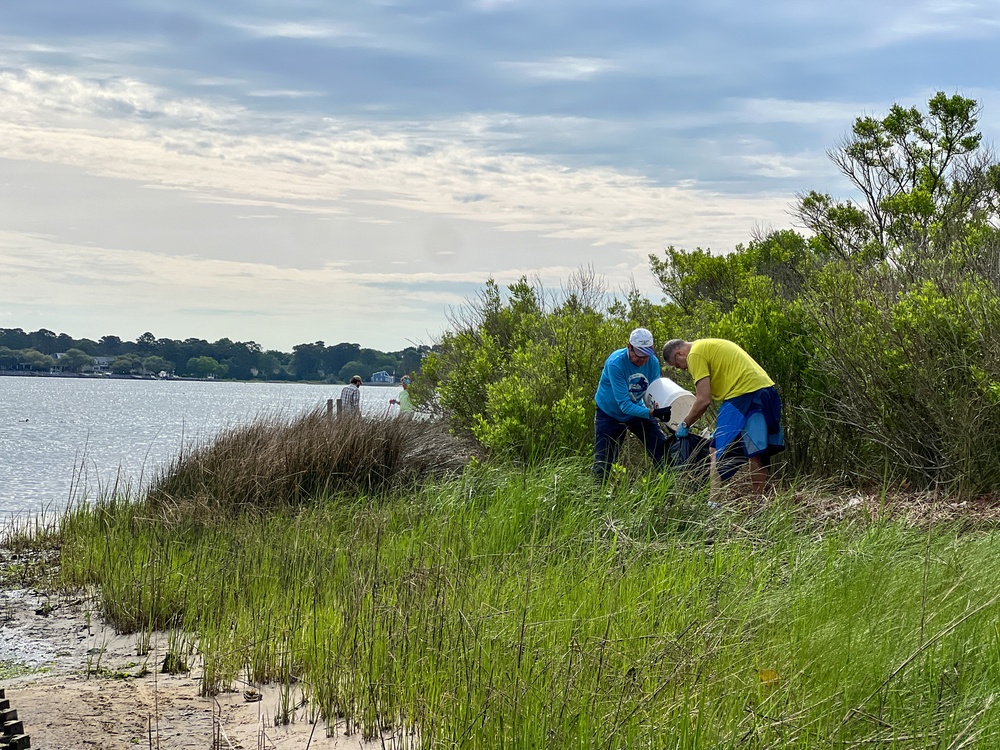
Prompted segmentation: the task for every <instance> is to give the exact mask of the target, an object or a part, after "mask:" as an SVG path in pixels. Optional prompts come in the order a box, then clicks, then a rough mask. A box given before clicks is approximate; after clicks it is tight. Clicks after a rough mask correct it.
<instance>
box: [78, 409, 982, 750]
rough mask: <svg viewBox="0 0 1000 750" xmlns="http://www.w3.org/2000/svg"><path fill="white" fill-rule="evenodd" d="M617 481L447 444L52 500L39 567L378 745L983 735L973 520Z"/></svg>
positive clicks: (779, 742)
mask: <svg viewBox="0 0 1000 750" xmlns="http://www.w3.org/2000/svg"><path fill="white" fill-rule="evenodd" d="M362 424H363V425H367V424H368V423H362ZM393 424H397V425H398V424H400V423H399V422H393ZM372 429H379V430H381V429H384V426H379V427H374V426H372ZM248 445H249V443H248ZM376 473H377V472H376ZM617 476H618V481H617V482H616V483H615V484H614V485H611V486H608V487H599V486H596V485H595V484H594V483H593V480H592V479H591V477H590V476H589V467H588V465H587V464H586V462H585V461H580V460H565V461H550V462H547V463H546V464H544V465H542V466H538V467H535V468H529V469H520V470H519V469H516V468H513V467H510V466H500V465H495V464H489V463H480V462H478V461H474V460H470V462H469V463H468V465H467V466H466V467H465V469H464V470H462V471H461V472H460V473H455V474H453V475H452V476H451V478H443V479H438V480H436V481H433V482H429V483H425V484H423V485H422V486H421V487H419V488H415V489H411V490H409V491H402V492H400V491H388V492H371V493H366V492H357V491H352V492H347V493H343V494H342V493H337V492H335V491H332V490H333V488H332V487H331V488H330V489H331V493H330V494H327V495H324V496H321V497H317V498H314V500H313V501H312V502H310V503H309V504H303V503H299V502H289V503H287V504H284V505H282V504H281V503H280V497H278V496H276V497H275V502H274V503H272V504H271V505H270V506H269V507H270V511H269V512H268V513H260V512H254V511H251V509H249V508H248V507H247V506H246V505H245V504H243V503H242V502H240V501H239V499H238V498H236V497H234V498H232V502H231V504H229V505H227V506H218V507H216V508H214V512H212V513H191V514H178V513H176V512H175V510H176V508H175V507H171V508H167V507H164V506H163V505H162V504H158V503H155V502H150V501H147V502H127V501H122V500H115V499H113V498H109V499H107V500H105V501H104V502H100V503H98V504H96V505H93V506H81V507H79V508H78V509H76V510H75V511H74V512H73V513H72V514H70V516H68V517H67V519H66V520H65V521H64V524H63V527H62V530H61V531H60V532H59V533H60V541H61V544H62V568H61V573H62V576H63V583H64V585H65V586H67V587H73V588H76V587H80V586H92V585H93V586H98V587H99V592H100V594H99V596H100V606H101V614H102V617H104V618H105V619H106V620H107V621H108V622H110V623H111V624H112V625H113V626H114V627H116V628H118V629H119V630H122V631H124V632H136V633H137V643H138V644H142V643H144V642H146V641H148V634H149V632H150V631H151V630H153V629H167V630H169V631H170V632H171V634H172V635H171V637H170V642H171V644H172V649H173V650H172V653H171V655H169V656H168V657H167V659H166V661H165V666H169V667H170V668H171V669H175V670H177V669H187V668H190V667H191V666H192V665H193V664H194V660H193V658H192V654H193V653H194V652H195V651H197V652H198V653H199V654H200V655H201V659H202V660H203V671H202V688H203V690H204V692H205V693H207V694H211V693H213V692H215V691H219V690H225V689H229V688H237V689H245V688H247V687H248V686H255V685H259V684H260V683H263V682H277V683H279V684H282V685H284V686H285V687H284V690H285V691H287V693H288V694H289V695H290V696H291V697H289V698H288V700H287V701H282V702H281V703H280V704H279V705H277V706H271V707H267V708H268V710H269V711H270V712H271V714H270V715H272V716H274V718H275V720H276V721H290V720H294V721H306V720H314V719H315V720H319V721H321V722H322V724H323V725H325V726H327V727H331V726H333V725H335V724H339V730H338V731H341V732H359V733H361V734H362V735H363V736H366V737H372V736H378V735H379V734H380V733H383V732H385V731H388V732H391V733H393V734H395V735H396V737H397V742H398V743H399V744H398V745H397V746H403V747H405V746H413V747H456V746H462V747H468V748H496V747H515V748H523V747H606V748H634V747H650V748H700V747H733V748H736V747H740V748H744V747H775V746H781V747H799V748H812V747H817V746H832V747H845V748H846V747H857V746H864V745H885V746H889V747H898V748H904V747H905V748H916V747H927V748H931V747H934V748H945V747H964V746H975V745H977V743H978V744H979V746H987V745H989V744H990V741H991V739H992V740H996V739H997V738H1000V711H998V707H997V706H996V704H995V702H994V698H995V694H996V686H997V684H1000V636H998V627H1000V624H998V615H997V613H998V606H997V600H998V596H1000V595H998V592H997V587H996V583H995V576H994V574H993V567H994V566H993V562H994V560H995V559H996V555H997V553H998V551H1000V549H998V546H1000V537H998V536H997V535H996V534H991V533H978V532H977V533H965V534H959V533H957V531H954V530H951V529H949V528H946V527H937V528H931V529H918V528H913V527H907V526H904V525H903V524H901V523H898V522H894V521H891V520H881V521H879V520H873V519H867V518H865V517H864V516H853V517H852V520H847V521H833V520H831V521H826V522H824V521H821V520H817V519H816V518H812V517H810V516H809V515H808V514H805V513H803V512H802V511H801V509H800V508H798V507H797V506H796V499H797V498H801V497H802V496H803V493H802V491H799V492H798V493H797V494H795V493H792V492H791V491H788V492H786V493H783V494H779V496H778V497H777V498H776V499H775V501H774V502H773V503H771V504H769V505H768V506H767V507H763V508H760V507H758V508H756V509H752V508H744V509H742V510H740V509H739V508H736V507H730V508H728V509H725V510H718V511H716V510H713V509H711V508H710V507H709V506H708V505H707V503H706V502H705V498H704V495H703V494H699V493H695V494H694V495H692V494H691V493H690V492H683V491H680V490H679V489H678V488H677V487H676V486H675V485H674V482H673V475H672V474H669V473H668V474H663V475H654V474H647V473H645V472H641V471H640V472H638V473H637V472H634V471H626V472H624V473H619V474H618V475H617ZM218 500H219V502H225V498H224V497H220V498H219V499H218ZM299 690H300V691H301V694H302V695H303V696H304V698H305V700H306V701H307V702H306V704H305V705H304V706H302V707H300V708H298V709H297V710H296V709H295V705H296V700H297V698H296V697H295V695H296V694H293V693H292V691H299Z"/></svg>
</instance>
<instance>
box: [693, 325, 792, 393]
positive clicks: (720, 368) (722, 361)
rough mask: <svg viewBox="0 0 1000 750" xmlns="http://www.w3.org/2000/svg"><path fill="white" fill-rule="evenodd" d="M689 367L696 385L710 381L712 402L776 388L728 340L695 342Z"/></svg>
mask: <svg viewBox="0 0 1000 750" xmlns="http://www.w3.org/2000/svg"><path fill="white" fill-rule="evenodd" d="M687 365H688V372H690V373H691V377H692V378H693V379H694V382H695V383H697V382H698V381H699V380H701V379H702V378H704V377H706V376H707V377H709V378H711V380H710V381H709V384H710V385H711V391H712V400H713V401H725V400H726V399H727V398H735V397H736V396H742V395H743V394H744V393H752V392H753V391H759V390H760V389H761V388H767V387H769V386H772V385H774V381H773V380H771V378H769V377H768V375H767V373H766V372H764V368H763V367H761V366H760V365H758V364H757V362H756V361H755V360H754V358H753V357H751V356H750V355H749V354H747V353H746V352H745V351H743V349H742V348H741V347H739V346H738V345H736V344H734V343H733V342H732V341H727V340H726V339H698V340H697V341H694V342H692V343H691V351H690V352H688V358H687Z"/></svg>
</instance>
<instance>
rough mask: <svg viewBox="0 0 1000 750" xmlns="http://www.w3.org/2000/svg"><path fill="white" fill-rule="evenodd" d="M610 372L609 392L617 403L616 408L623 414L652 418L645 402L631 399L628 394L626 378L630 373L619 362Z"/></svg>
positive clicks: (651, 413) (650, 410) (651, 412)
mask: <svg viewBox="0 0 1000 750" xmlns="http://www.w3.org/2000/svg"><path fill="white" fill-rule="evenodd" d="M611 374H612V377H611V393H612V395H613V396H614V399H615V401H616V402H617V404H618V408H619V409H621V410H622V412H623V413H624V414H628V415H629V416H632V417H645V418H647V419H652V418H653V410H652V409H651V408H647V407H646V404H644V403H643V402H641V401H638V402H636V401H633V400H632V396H631V395H630V394H629V390H628V378H629V375H630V374H631V373H629V372H628V371H627V370H626V369H625V368H624V367H623V366H622V365H620V364H619V365H618V367H616V368H615V370H614V371H613V372H612V373H611Z"/></svg>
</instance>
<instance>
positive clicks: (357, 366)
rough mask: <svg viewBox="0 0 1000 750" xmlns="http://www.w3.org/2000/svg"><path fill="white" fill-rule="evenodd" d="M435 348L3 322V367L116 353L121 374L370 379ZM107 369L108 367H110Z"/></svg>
mask: <svg viewBox="0 0 1000 750" xmlns="http://www.w3.org/2000/svg"><path fill="white" fill-rule="evenodd" d="M429 351H430V347H428V346H410V347H407V348H406V349H403V350H401V351H397V352H382V351H379V350H377V349H366V348H362V347H361V346H360V345H358V344H349V343H340V344H335V345H333V346H327V345H326V344H325V343H324V342H322V341H316V342H314V343H312V344H299V345H297V346H295V347H294V348H293V350H292V352H291V353H287V352H281V351H276V350H273V349H268V350H265V349H264V348H263V347H261V345H260V344H258V343H256V342H255V341H232V340H230V339H228V338H223V339H219V340H218V341H214V342H209V341H205V340H204V339H194V338H190V339H184V340H183V341H177V340H174V339H165V338H159V339H158V338H156V336H154V335H153V334H152V333H149V332H147V333H144V334H142V335H141V336H139V337H138V338H137V339H136V340H135V341H124V340H122V339H121V338H119V337H118V336H102V337H101V338H100V339H98V340H97V341H93V340H91V339H86V338H84V339H75V338H73V337H72V336H69V335H67V334H65V333H55V332H53V331H49V330H46V329H45V328H40V329H39V330H37V331H30V332H25V331H24V330H22V329H21V328H0V370H33V371H36V372H47V371H51V370H61V371H64V372H88V371H93V370H94V368H95V366H96V365H97V361H98V360H97V358H98V357H102V358H108V357H110V358H111V360H110V362H108V363H107V365H106V369H107V370H108V371H110V372H112V373H114V374H120V375H128V374H131V375H140V376H143V375H159V374H160V373H167V374H168V375H176V376H181V377H198V378H205V377H214V378H227V379H232V380H309V381H323V382H333V383H336V382H341V383H345V382H347V381H348V380H349V379H350V378H351V376H352V375H361V376H362V377H363V378H364V379H365V380H368V379H369V378H370V377H371V375H372V373H374V372H378V371H380V370H385V371H386V372H388V373H390V374H395V375H396V376H397V377H398V376H399V375H401V374H403V373H415V372H419V371H420V366H421V361H422V359H423V357H424V355H425V354H427V352H429ZM102 369H105V368H102Z"/></svg>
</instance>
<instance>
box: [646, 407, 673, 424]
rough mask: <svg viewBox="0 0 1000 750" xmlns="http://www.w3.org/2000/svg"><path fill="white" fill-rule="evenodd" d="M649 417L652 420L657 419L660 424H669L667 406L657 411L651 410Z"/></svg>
mask: <svg viewBox="0 0 1000 750" xmlns="http://www.w3.org/2000/svg"><path fill="white" fill-rule="evenodd" d="M650 415H651V416H652V417H653V419H659V420H660V421H662V422H669V421H670V407H669V406H661V407H660V408H658V409H653V411H651V412H650Z"/></svg>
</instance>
